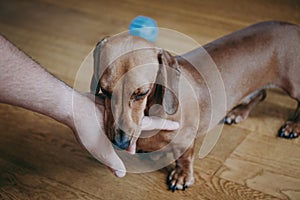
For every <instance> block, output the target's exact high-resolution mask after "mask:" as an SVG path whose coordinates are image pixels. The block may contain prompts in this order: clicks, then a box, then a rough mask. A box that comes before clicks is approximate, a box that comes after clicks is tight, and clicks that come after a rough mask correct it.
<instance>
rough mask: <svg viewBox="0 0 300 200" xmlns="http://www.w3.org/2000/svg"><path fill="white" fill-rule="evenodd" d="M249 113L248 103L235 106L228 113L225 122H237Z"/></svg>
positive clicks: (245, 117)
mask: <svg viewBox="0 0 300 200" xmlns="http://www.w3.org/2000/svg"><path fill="white" fill-rule="evenodd" d="M248 115H249V108H248V107H247V105H242V104H241V105H239V106H237V107H235V108H234V109H232V110H231V111H230V112H229V113H228V114H227V116H226V117H225V118H224V123H225V124H229V125H231V124H237V123H240V122H242V121H244V120H245V119H247V117H248Z"/></svg>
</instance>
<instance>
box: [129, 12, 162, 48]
mask: <svg viewBox="0 0 300 200" xmlns="http://www.w3.org/2000/svg"><path fill="white" fill-rule="evenodd" d="M128 29H129V33H130V34H131V35H135V36H139V37H142V38H144V39H146V40H148V41H150V42H154V41H155V40H156V38H157V36H158V28H157V24H156V22H155V21H154V20H153V19H151V18H150V17H146V16H138V17H136V18H134V19H133V20H132V21H131V24H130V25H129V28H128Z"/></svg>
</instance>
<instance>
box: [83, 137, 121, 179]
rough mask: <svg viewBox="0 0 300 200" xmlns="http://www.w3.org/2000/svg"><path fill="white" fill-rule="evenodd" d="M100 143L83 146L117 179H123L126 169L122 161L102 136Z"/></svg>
mask: <svg viewBox="0 0 300 200" xmlns="http://www.w3.org/2000/svg"><path fill="white" fill-rule="evenodd" d="M97 141H100V142H98V143H97V144H95V145H93V146H89V145H87V146H86V145H85V146H86V147H88V148H87V150H88V151H89V152H90V153H91V154H92V156H93V157H94V158H96V159H97V160H98V161H100V162H102V163H103V164H105V165H106V166H107V167H109V168H110V170H111V171H112V172H113V173H114V175H115V176H117V177H124V176H125V175H126V168H125V165H124V163H123V162H122V160H121V159H120V158H119V156H118V155H117V153H116V152H115V150H114V148H113V147H112V144H111V142H110V141H109V140H108V138H107V137H106V136H105V135H104V134H103V136H102V137H101V138H100V140H97Z"/></svg>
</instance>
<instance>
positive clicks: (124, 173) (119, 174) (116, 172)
mask: <svg viewBox="0 0 300 200" xmlns="http://www.w3.org/2000/svg"><path fill="white" fill-rule="evenodd" d="M115 175H116V176H117V177H119V178H121V177H124V176H125V175H126V172H125V171H118V170H116V171H115Z"/></svg>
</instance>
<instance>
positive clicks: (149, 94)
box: [91, 35, 180, 153]
mask: <svg viewBox="0 0 300 200" xmlns="http://www.w3.org/2000/svg"><path fill="white" fill-rule="evenodd" d="M179 76H180V70H179V66H178V63H177V61H176V59H175V58H174V57H173V56H172V55H171V54H169V53H168V52H166V51H163V50H161V49H158V48H155V47H154V46H153V44H152V43H149V42H147V41H146V40H144V39H142V38H139V37H135V36H130V35H126V36H122V37H120V36H117V37H113V38H105V39H103V40H102V41H100V42H99V43H98V44H97V46H96V48H95V50H94V74H93V77H92V81H91V92H92V93H93V94H95V95H102V96H103V97H104V99H105V113H104V119H105V129H106V134H107V136H108V137H109V139H110V140H111V141H112V142H113V143H114V144H115V145H117V146H118V147H119V148H121V149H127V150H128V151H129V152H130V153H134V152H135V146H136V141H137V138H138V137H139V136H140V133H141V122H142V119H143V117H144V116H145V114H146V115H147V114H148V111H149V108H150V107H151V106H152V105H153V104H160V105H162V107H163V110H164V111H165V113H166V114H168V115H172V114H174V113H176V111H177V109H178V104H179V102H178V82H179ZM100 91H101V92H100Z"/></svg>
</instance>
